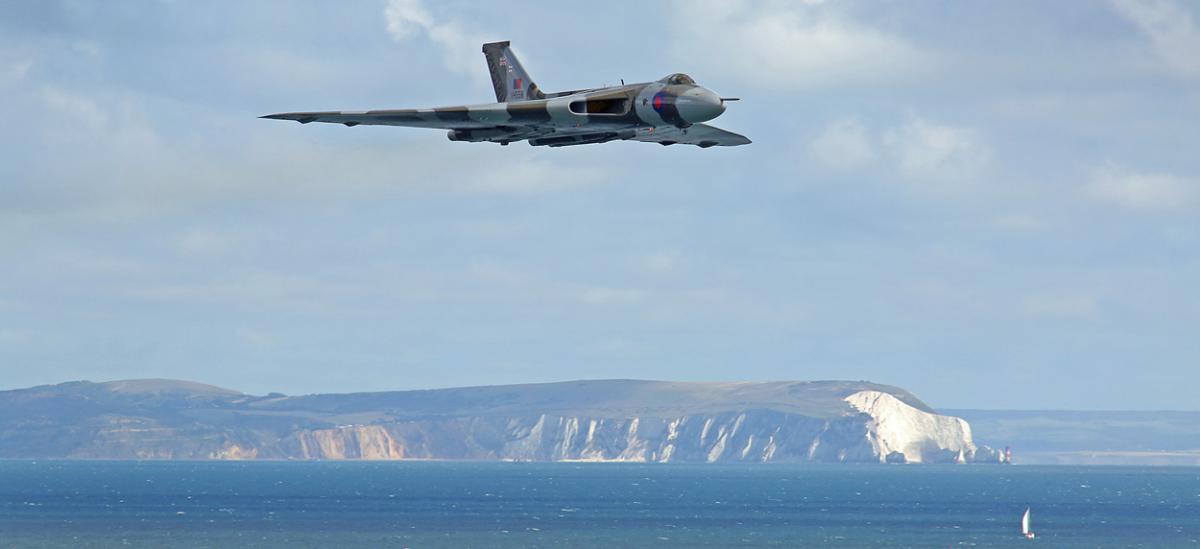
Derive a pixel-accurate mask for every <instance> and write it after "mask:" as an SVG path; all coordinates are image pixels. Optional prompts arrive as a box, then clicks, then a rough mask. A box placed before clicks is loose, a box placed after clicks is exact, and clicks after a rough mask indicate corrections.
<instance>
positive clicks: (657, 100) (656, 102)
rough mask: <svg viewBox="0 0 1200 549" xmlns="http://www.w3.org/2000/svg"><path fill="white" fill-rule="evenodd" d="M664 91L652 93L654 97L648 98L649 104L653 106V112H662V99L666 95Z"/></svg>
mask: <svg viewBox="0 0 1200 549" xmlns="http://www.w3.org/2000/svg"><path fill="white" fill-rule="evenodd" d="M666 95H667V94H666V92H658V93H656V94H654V99H652V100H650V104H651V105H653V106H654V112H662V110H663V105H664V104H666V103H665V101H664V100H663V98H664V97H666Z"/></svg>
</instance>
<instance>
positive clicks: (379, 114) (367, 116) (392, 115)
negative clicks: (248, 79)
mask: <svg viewBox="0 0 1200 549" xmlns="http://www.w3.org/2000/svg"><path fill="white" fill-rule="evenodd" d="M472 114H474V115H475V116H472ZM480 114H485V115H486V113H480V112H478V111H477V110H476V109H472V111H471V112H470V113H469V112H468V110H467V107H446V108H440V109H396V110H380V111H325V112H285V113H279V114H268V115H266V116H262V117H260V118H269V119H271V120H295V121H296V122H299V123H301V124H308V123H309V122H327V123H330V124H341V125H343V126H350V127H354V126H358V125H363V126H405V127H409V128H434V129H443V130H461V129H482V128H494V127H496V126H497V124H494V123H490V122H486V121H483V120H479V119H478V118H480V116H479V115H480ZM484 117H486V116H484Z"/></svg>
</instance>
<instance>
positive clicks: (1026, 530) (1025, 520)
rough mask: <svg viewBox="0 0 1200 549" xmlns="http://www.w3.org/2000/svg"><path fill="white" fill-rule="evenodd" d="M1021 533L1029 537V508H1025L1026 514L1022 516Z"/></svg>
mask: <svg viewBox="0 0 1200 549" xmlns="http://www.w3.org/2000/svg"><path fill="white" fill-rule="evenodd" d="M1021 533H1022V534H1025V535H1026V536H1028V535H1029V508H1028V507H1026V508H1025V514H1024V515H1021Z"/></svg>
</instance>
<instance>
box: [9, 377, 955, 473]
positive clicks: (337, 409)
mask: <svg viewBox="0 0 1200 549" xmlns="http://www.w3.org/2000/svg"><path fill="white" fill-rule="evenodd" d="M122 383H125V385H121V386H118V387H116V388H114V387H112V386H109V384H90V383H87V384H83V385H80V384H64V385H65V386H53V387H38V388H33V389H28V390H22V391H7V392H0V457H67V458H112V459H121V458H139V459H375V460H395V459H482V460H518V461H629V462H710V463H711V462H884V461H899V462H914V463H920V462H954V461H960V462H961V461H969V460H972V459H973V458H974V455H975V453H976V448H975V446H974V444H973V443H972V440H971V432H970V427H969V426H968V425H967V424H966V422H965V421H963V420H961V419H958V418H952V417H947V416H940V415H937V414H934V413H932V411H931V410H929V408H928V407H927V406H925V405H924V404H923V403H921V402H920V401H919V400H917V399H916V398H915V397H912V395H910V394H908V393H906V392H904V391H902V390H899V389H896V388H894V387H887V386H881V385H875V384H869V383H865V382H860V383H852V382H810V383H806V382H780V383H726V384H718V383H691V384H686V383H667V382H638V381H597V382H571V383H563V384H542V385H527V386H504V387H480V388H466V389H447V390H440V391H410V392H397V393H369V394H355V395H312V396H306V397H282V396H271V397H251V396H247V395H242V394H240V393H236V392H232V391H226V392H222V391H221V390H216V391H213V390H206V391H203V392H197V391H196V390H195V388H194V387H187V388H181V387H174V386H170V385H169V384H170V383H171V382H162V383H166V384H167V385H165V386H153V387H154V389H153V390H147V389H146V387H145V386H144V385H145V383H144V382H133V383H134V385H133V388H132V389H131V388H130V385H129V383H130V382H122ZM137 383H143V385H137ZM164 387H167V388H166V389H164ZM212 389H215V388H212ZM54 401H57V404H58V406H55V405H54ZM67 403H70V404H72V405H73V406H66V407H64V406H63V405H64V404H67ZM21 408H24V409H25V410H26V411H27V412H28V411H37V410H40V411H41V412H42V413H41V414H38V413H33V414H30V413H25V414H24V415H22V414H21V413H20V410H21ZM72 409H74V411H72ZM81 409H82V410H81ZM52 410H53V411H56V412H57V413H51V411H52ZM56 416H62V417H56ZM51 439H53V440H56V442H55V443H54V444H47V443H46V441H48V440H51Z"/></svg>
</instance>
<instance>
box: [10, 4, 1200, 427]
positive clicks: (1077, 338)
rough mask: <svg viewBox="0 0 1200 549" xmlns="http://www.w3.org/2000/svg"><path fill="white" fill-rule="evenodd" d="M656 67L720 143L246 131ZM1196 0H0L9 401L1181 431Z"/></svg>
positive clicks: (1198, 314)
mask: <svg viewBox="0 0 1200 549" xmlns="http://www.w3.org/2000/svg"><path fill="white" fill-rule="evenodd" d="M493 40H511V41H512V43H513V47H514V50H515V51H516V53H517V54H518V55H519V57H520V59H521V61H522V64H523V65H524V66H525V68H526V69H527V70H528V71H529V72H530V74H531V76H532V77H533V78H534V79H536V80H537V83H538V85H539V86H540V87H541V88H542V89H545V90H549V91H554V90H561V89H577V88H581V87H593V86H602V85H614V84H618V83H619V82H620V81H621V80H622V79H623V80H625V81H626V82H643V81H651V80H655V79H658V78H661V77H662V76H664V75H666V74H670V73H673V72H686V73H688V74H690V75H691V76H693V77H694V78H695V79H696V80H698V81H699V83H700V84H702V85H704V86H706V87H708V88H710V89H713V90H714V91H716V92H717V93H719V94H721V95H723V96H737V97H741V98H742V99H743V100H742V101H741V102H739V103H734V104H732V105H731V106H730V108H729V109H728V111H727V112H726V113H725V114H724V115H722V116H721V117H720V118H719V119H717V120H714V121H713V122H712V124H713V125H716V126H719V127H722V128H725V129H728V130H731V131H735V132H738V133H742V134H745V135H747V136H748V137H750V138H751V139H753V140H754V143H753V144H752V145H749V146H745V147H736V148H712V149H706V150H701V149H698V148H695V147H683V146H675V147H660V146H653V145H651V144H644V143H608V144H603V145H593V146H580V147H567V148H561V149H547V148H543V147H538V148H534V147H529V146H527V145H526V144H524V143H518V144H513V145H511V146H508V147H500V146H498V145H494V144H489V143H478V144H471V143H452V142H450V141H448V140H447V139H446V136H445V135H444V132H441V131H437V130H421V129H407V128H388V127H362V126H360V127H356V128H345V127H342V126H340V125H323V124H310V125H304V126H301V125H299V124H295V123H289V122H282V121H274V120H261V119H258V118H257V117H258V116H261V115H264V114H269V113H275V112H287V111H304V110H343V109H344V110H357V109H372V108H413V107H431V106H442V105H458V104H471V103H484V102H488V101H491V99H492V98H493V95H492V90H491V85H490V83H489V80H488V73H487V70H486V65H485V62H484V59H483V55H482V54H481V53H480V51H479V45H480V44H481V43H483V42H486V41H493ZM1197 52H1200V7H1198V4H1196V3H1194V2H1185V1H1182V0H1179V1H1176V0H1112V1H1110V2H1095V1H1090V0H1089V1H1077V0H1064V1H1061V2H1042V1H1020V0H1018V1H1011V2H988V1H973V0H967V1H963V0H944V1H922V0H917V1H913V2H879V1H854V0H850V1H832V0H830V1H824V2H822V1H813V0H808V1H770V0H763V1H732V0H719V1H716V0H714V1H694V0H687V1H682V0H681V1H678V2H669V1H664V2H624V1H616V0H614V1H610V2H605V3H604V6H603V9H602V10H599V11H597V10H596V7H595V5H594V4H590V3H576V2H557V3H541V2H536V3H535V2H525V1H520V0H514V1H511V2H490V3H479V2H467V1H439V2H433V1H428V0H390V1H387V0H371V1H348V2H336V3H332V2H315V1H314V2H302V1H296V2H272V1H261V2H233V1H212V2H176V1H125V2H100V1H96V2H88V1H83V0H72V1H51V0H37V1H16V2H4V3H3V5H0V103H2V104H3V105H4V107H3V111H2V112H3V113H4V116H3V122H2V123H0V151H2V152H0V159H2V161H0V265H2V267H0V389H7V388H17V387H25V386H31V385H36V384H46V383H58V382H63V381H68V380H78V379H87V380H93V381H105V380H113V379H128V378H145V377H157V378H180V379H188V380H195V381H201V382H206V383H212V384H216V385H221V386H226V387H230V388H234V389H238V390H242V391H246V392H250V393H256V394H262V393H266V392H270V391H280V392H284V393H288V394H305V393H315V392H350V391H374V390H399V389H417V388H432V387H451V386H462V385H489V384H504V383H529V382H545V381H559V380H570V379H600V378H639V379H665V380H694V381H726V380H750V381H755V380H816V379H851V380H858V379H863V380H871V381H875V382H880V383H889V384H893V385H897V386H900V387H903V388H906V389H909V390H911V391H913V392H914V393H915V394H916V395H917V396H919V397H920V398H922V399H923V400H925V401H927V402H929V403H930V404H931V405H933V406H935V407H947V408H1037V409H1183V410H1197V409H1200V401H1198V400H1197V399H1196V397H1195V394H1196V387H1198V386H1200V367H1198V366H1200V337H1198V336H1200V328H1198V326H1200V284H1198V282H1200V154H1197V146H1198V145H1200V125H1198V124H1197V121H1200V55H1197Z"/></svg>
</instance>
